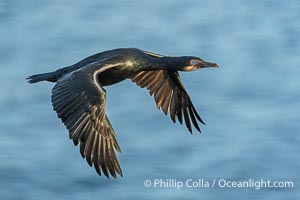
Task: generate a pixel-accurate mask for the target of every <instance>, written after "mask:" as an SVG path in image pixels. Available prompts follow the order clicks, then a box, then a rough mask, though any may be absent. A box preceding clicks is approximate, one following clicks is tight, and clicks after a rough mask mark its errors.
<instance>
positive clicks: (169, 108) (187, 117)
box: [131, 52, 204, 133]
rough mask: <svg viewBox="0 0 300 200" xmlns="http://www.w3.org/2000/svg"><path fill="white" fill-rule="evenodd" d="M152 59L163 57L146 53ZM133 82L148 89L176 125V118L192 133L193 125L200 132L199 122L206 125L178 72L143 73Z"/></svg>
mask: <svg viewBox="0 0 300 200" xmlns="http://www.w3.org/2000/svg"><path fill="white" fill-rule="evenodd" d="M145 53H146V54H148V55H149V56H152V57H161V55H158V54H154V53H151V52H145ZM131 80H132V81H133V82H135V83H136V84H137V85H139V86H140V87H142V88H144V87H146V88H147V89H148V90H149V93H150V95H151V96H154V100H155V102H156V106H157V108H158V109H161V110H162V111H163V112H164V113H165V115H168V114H170V118H171V119H172V121H173V122H174V123H175V122H176V118H177V120H178V121H179V122H180V123H181V124H182V121H183V119H184V122H185V125H186V127H187V129H188V130H189V132H190V133H192V124H193V126H194V127H195V128H196V129H197V130H198V131H199V132H201V131H200V128H199V125H198V121H199V122H200V123H202V124H204V122H203V120H202V119H201V117H200V116H199V114H198V113H197V111H196V109H195V107H194V105H193V103H192V101H191V99H190V97H189V95H188V93H187V91H186V90H185V88H184V86H183V84H182V83H181V81H180V77H179V74H178V72H174V71H167V70H154V71H141V72H138V73H136V74H134V75H133V76H132V77H131Z"/></svg>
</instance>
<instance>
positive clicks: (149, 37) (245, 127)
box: [0, 0, 300, 200]
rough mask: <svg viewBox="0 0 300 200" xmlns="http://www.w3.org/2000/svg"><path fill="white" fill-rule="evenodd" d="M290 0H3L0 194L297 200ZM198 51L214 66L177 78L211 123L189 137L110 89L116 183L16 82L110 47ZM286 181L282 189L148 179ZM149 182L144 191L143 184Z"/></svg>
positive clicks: (41, 99)
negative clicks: (90, 161)
mask: <svg viewBox="0 0 300 200" xmlns="http://www.w3.org/2000/svg"><path fill="white" fill-rule="evenodd" d="M299 19H300V3H299V1H296V0H295V1H293V0H291V1H276V0H275V1H267V0H264V1H259V0H256V1H247V2H246V1H235V0H229V1H215V0H212V1H191V0H187V1H179V0H172V1H171V0H166V1H137V0H132V1H125V0H123V1H122V0H120V1H97V0H91V1H58V0H54V1H35V0H28V1H17V0H9V1H8V0H3V1H0V25H1V26H0V27H1V28H0V66H1V73H0V80H1V85H0V89H1V93H0V108H1V116H0V119H1V120H0V197H1V199H24V200H25V199H30V200H35V199H37V200H40V199H66V198H68V199H73V200H76V199H92V198H93V199H129V198H131V199H157V198H160V199H168V198H172V199H183V198H184V199H227V198H230V199H233V198H239V199H241V198H242V199H272V200H274V199H297V198H298V199H299V197H300V189H299V184H300V174H299V169H300V161H299V152H300V147H299V142H300V136H299V132H300V128H299V125H298V123H299V121H300V115H299V110H300V101H299V100H300V92H299V89H300V80H299V75H300V59H299V55H300V37H299V35H300V23H299ZM118 47H137V48H141V49H144V50H148V51H152V52H156V53H160V54H164V55H170V56H178V55H195V56H199V57H201V58H203V59H205V60H208V61H214V62H217V63H218V64H219V65H220V66H221V67H220V68H219V69H203V70H199V71H196V72H193V73H181V77H182V80H183V82H184V85H185V87H186V88H187V90H188V92H189V94H190V96H191V98H192V100H193V102H194V105H195V106H196V108H197V109H198V111H199V113H200V115H201V116H202V118H203V119H204V121H205V122H206V124H207V125H206V126H202V133H201V134H198V133H195V134H194V135H189V133H188V132H187V130H186V128H185V127H184V126H181V125H179V124H175V125H174V124H173V123H172V122H171V120H170V119H169V118H168V117H165V116H164V114H163V113H162V112H161V111H158V110H157V108H156V106H155V104H154V100H153V99H152V97H150V96H149V94H148V92H147V91H146V90H144V89H141V88H139V87H137V86H136V85H135V84H133V83H131V81H129V80H127V81H124V82H122V83H120V84H117V85H114V86H110V87H107V113H108V116H109V118H110V121H111V122H112V124H113V126H114V129H115V131H116V133H117V135H118V141H119V144H120V146H121V148H122V151H123V153H122V155H119V161H120V163H121V166H122V169H123V173H124V177H123V178H118V179H117V180H115V179H109V180H107V179H106V178H105V177H99V176H97V174H96V172H95V171H94V169H92V168H90V167H89V166H88V165H87V163H86V161H85V160H83V159H82V158H81V156H80V154H79V150H78V147H74V146H73V143H72V142H71V141H70V140H69V139H68V133H67V131H66V129H65V127H64V126H63V125H62V123H61V122H60V120H59V119H57V117H56V113H55V112H53V111H52V106H51V103H50V91H51V88H52V87H53V84H51V83H46V82H45V83H40V84H36V85H30V84H27V83H26V81H25V77H26V76H28V75H31V74H35V73H41V72H48V71H53V70H55V69H57V68H60V67H63V66H67V65H70V64H73V63H75V62H77V61H79V60H81V59H82V58H84V57H86V56H88V55H91V54H94V53H96V52H100V51H103V50H107V49H114V48H118ZM155 179H158V180H159V179H162V181H165V182H167V181H168V180H174V181H177V182H180V181H182V182H185V181H186V180H188V179H193V180H195V181H197V180H199V179H202V180H205V181H208V182H210V183H212V182H213V181H214V180H216V181H218V180H221V179H226V180H231V181H247V180H249V179H251V180H256V181H259V180H261V179H263V180H266V181H267V180H270V181H292V182H293V184H294V187H289V188H288V187H286V188H274V187H273V188H271V187H267V188H261V189H255V188H229V187H214V188H212V187H210V188H206V187H194V188H188V187H183V188H180V189H176V188H174V187H163V185H162V186H159V185H157V187H154V181H155ZM146 180H150V181H151V183H152V185H151V186H150V187H145V186H144V182H145V181H146Z"/></svg>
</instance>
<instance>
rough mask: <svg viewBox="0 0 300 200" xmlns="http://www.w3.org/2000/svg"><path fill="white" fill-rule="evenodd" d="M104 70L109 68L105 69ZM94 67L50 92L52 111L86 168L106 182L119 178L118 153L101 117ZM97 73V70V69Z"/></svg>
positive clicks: (66, 78)
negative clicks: (86, 164)
mask: <svg viewBox="0 0 300 200" xmlns="http://www.w3.org/2000/svg"><path fill="white" fill-rule="evenodd" d="M106 67H107V68H109V67H113V66H106ZM93 68H96V67H94V66H92V67H86V68H84V69H80V70H77V71H74V72H72V73H70V74H67V75H66V76H64V77H62V78H61V79H60V80H58V82H57V84H56V85H55V86H54V88H53V90H52V96H51V101H52V105H53V109H54V110H55V111H56V112H57V115H58V117H59V118H60V119H61V120H62V122H63V123H64V124H65V126H66V128H67V129H68V130H69V135H70V139H72V140H73V142H74V144H75V145H78V143H80V153H81V155H82V157H83V158H86V160H87V162H88V164H89V165H90V166H93V165H94V167H95V169H96V171H97V172H98V174H99V175H101V172H102V173H103V174H104V175H105V176H106V177H108V178H109V174H110V175H112V176H113V177H115V178H116V177H117V174H116V173H118V174H119V175H120V176H122V170H121V168H120V165H119V162H118V158H117V156H116V153H115V150H117V151H118V152H120V153H121V149H120V147H119V145H118V142H117V139H116V135H115V132H114V130H113V128H112V126H111V124H110V122H109V120H108V118H107V116H106V114H105V101H106V96H105V94H106V93H105V90H104V88H102V86H101V85H100V83H99V82H98V81H97V73H100V72H99V71H101V70H103V71H104V69H105V66H104V67H103V68H102V69H101V70H98V71H97V70H95V69H93ZM98 69H99V68H98Z"/></svg>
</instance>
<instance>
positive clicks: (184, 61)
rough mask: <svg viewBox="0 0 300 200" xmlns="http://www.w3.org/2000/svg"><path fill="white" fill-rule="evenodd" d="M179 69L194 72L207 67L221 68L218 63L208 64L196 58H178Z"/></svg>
mask: <svg viewBox="0 0 300 200" xmlns="http://www.w3.org/2000/svg"><path fill="white" fill-rule="evenodd" d="M176 63H177V68H178V70H180V71H186V72H189V71H194V70H197V69H201V68H207V67H219V65H218V64H217V63H212V62H207V61H204V60H202V59H201V58H198V57H194V56H182V57H176Z"/></svg>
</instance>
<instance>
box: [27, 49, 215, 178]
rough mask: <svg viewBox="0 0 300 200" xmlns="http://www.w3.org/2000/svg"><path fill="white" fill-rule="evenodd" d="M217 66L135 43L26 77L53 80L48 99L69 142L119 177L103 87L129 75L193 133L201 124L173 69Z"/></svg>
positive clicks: (105, 171) (98, 166) (100, 169)
mask: <svg viewBox="0 0 300 200" xmlns="http://www.w3.org/2000/svg"><path fill="white" fill-rule="evenodd" d="M204 67H217V64H215V63H209V62H205V61H203V60H201V59H200V58H198V57H192V56H182V57H167V56H162V55H159V54H155V53H151V52H146V51H142V50H139V49H134V48H124V49H114V50H109V51H104V52H101V53H97V54H95V55H92V56H89V57H87V58H85V59H83V60H81V61H79V62H78V63H76V64H74V65H71V66H68V67H64V68H61V69H58V70H56V71H54V72H50V73H44V74H37V75H32V76H30V77H28V82H30V83H36V82H39V81H44V80H46V81H50V82H56V85H55V86H54V88H53V90H52V96H51V101H52V105H53V108H54V110H55V111H56V112H57V114H58V117H59V118H61V120H62V122H63V123H64V124H65V126H66V127H67V129H68V130H69V133H70V139H72V140H73V142H74V144H75V145H77V144H79V143H80V153H81V155H82V156H83V157H86V159H87V162H88V163H89V165H90V166H92V165H94V167H95V169H96V171H97V172H98V174H99V175H101V172H102V173H103V174H104V175H105V176H107V177H109V174H111V175H112V176H113V177H115V178H116V173H118V174H119V175H120V176H122V171H121V168H120V166H119V163H118V160H117V157H116V154H115V150H117V151H118V152H121V149H120V147H119V145H118V143H117V140H116V135H115V132H114V130H113V128H112V126H111V124H110V122H109V120H108V118H107V116H106V112H105V102H106V91H105V89H104V88H103V86H107V85H112V84H116V83H118V82H121V81H123V80H124V79H127V78H129V79H131V80H132V81H134V82H136V84H137V85H139V86H141V87H146V88H147V89H148V90H149V91H150V94H151V96H154V98H155V101H156V104H157V107H158V108H160V109H162V110H163V112H164V113H165V114H166V115H167V114H170V117H171V119H172V121H173V122H175V121H176V118H177V119H178V121H179V122H180V123H182V120H183V119H184V121H185V124H186V127H187V128H188V130H189V131H190V132H192V128H191V122H192V124H193V125H194V127H195V128H196V129H197V130H198V131H200V128H199V126H198V123H197V121H200V122H201V123H203V124H204V122H203V121H202V119H201V118H200V116H199V115H198V113H197V111H196V109H195V107H194V106H193V104H192V102H191V99H190V97H189V96H188V94H187V92H186V90H185V88H184V86H183V85H182V83H181V81H180V78H179V74H178V71H192V70H196V69H199V68H204Z"/></svg>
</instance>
